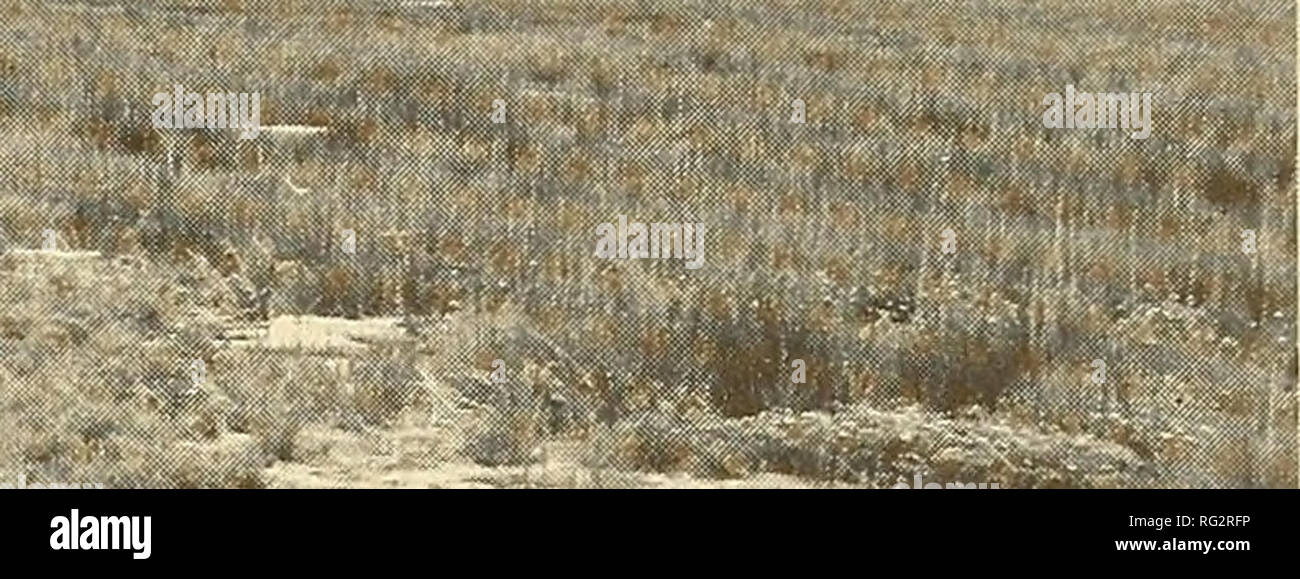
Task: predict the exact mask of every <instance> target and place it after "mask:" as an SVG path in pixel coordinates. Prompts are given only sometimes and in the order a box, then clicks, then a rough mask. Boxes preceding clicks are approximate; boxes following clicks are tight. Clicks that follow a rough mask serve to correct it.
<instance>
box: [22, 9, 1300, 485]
mask: <svg viewBox="0 0 1300 579" xmlns="http://www.w3.org/2000/svg"><path fill="white" fill-rule="evenodd" d="M272 6H273V7H272ZM0 15H3V16H2V17H0V131H3V132H4V134H5V136H6V138H5V139H3V140H0V150H2V151H0V243H3V245H4V249H5V250H6V253H5V254H4V256H3V258H0V431H2V432H5V433H14V435H13V436H6V438H7V440H5V441H4V443H3V448H2V449H0V450H2V451H3V453H4V454H0V476H3V477H6V479H5V480H9V479H12V478H13V477H15V476H17V474H18V473H25V474H26V476H27V477H28V479H29V480H53V481H63V480H92V481H100V482H104V483H105V484H106V486H133V487H134V486H149V487H154V486H160V487H172V486H183V487H195V486H198V487H209V486H217V487H225V486H241V487H263V486H388V485H403V486H467V485H490V486H746V485H751V486H753V485H758V486H824V485H848V486H865V487H887V486H891V485H892V484H894V483H895V482H898V481H900V480H901V481H910V480H912V478H913V475H915V474H921V475H923V476H924V478H925V479H926V480H953V481H990V482H992V481H999V482H1001V483H1002V487H1003V488H1013V487H1114V486H1141V487H1148V486H1151V487H1296V486H1297V484H1298V483H1297V468H1298V466H1297V396H1296V373H1297V367H1296V345H1295V339H1296V330H1295V314H1296V301H1295V296H1296V274H1295V271H1296V269H1295V264H1296V230H1295V209H1296V199H1295V181H1294V173H1295V159H1296V149H1295V144H1296V142H1295V138H1296V137H1295V135H1296V117H1295V102H1296V92H1295V91H1296V86H1295V84H1296V83H1295V65H1296V63H1295V42H1296V38H1295V32H1294V30H1295V8H1294V4H1292V3H1287V2H1275V1H1271V0H1270V1H1267V2H1244V1H1243V2H1227V1H1219V0H1215V1H1213V2H1209V3H1206V2H1174V1H1164V0H1159V1H1145V2H1109V1H1103V2H1065V1H1057V0H1049V1H1044V2H1038V3H1035V4H1032V5H1028V4H1023V3H1020V2H1012V1H1009V0H992V1H984V2H976V1H970V2H961V1H945V2H938V3H936V2H933V1H927V2H912V1H902V2H848V1H831V0H824V1H809V2H792V1H784V0H755V1H741V0H735V1H733V0H699V1H687V0H663V1H657V2H635V3H634V2H612V1H604V0H583V1H568V0H541V1H537V2H528V3H521V2H499V1H475V2H468V1H460V0H453V1H451V2H447V3H439V4H436V5H435V4H434V3H423V4H420V3H400V2H376V1H367V2H362V1H335V0H322V1H315V2H303V1H297V0H290V1H285V2H276V3H274V4H273V5H271V4H269V3H266V4H264V3H260V2H241V1H239V0H228V1H224V2H202V1H198V0H193V1H187V2H180V1H176V2H168V1H162V0H154V1H144V2H136V3H130V6H127V5H126V4H114V3H109V2H80V3H68V2H48V3H36V2H19V1H13V0H0ZM175 84H183V85H184V86H185V87H187V88H190V89H193V90H198V91H201V92H206V91H207V90H213V91H218V90H219V91H222V92H228V91H229V92H252V91H258V92H260V95H261V122H262V124H263V125H264V126H270V125H305V126H315V127H324V128H325V129H326V130H325V131H324V132H323V133H320V134H317V135H313V136H296V137H294V136H283V135H277V134H271V133H263V134H262V135H261V136H260V137H258V138H257V139H255V140H251V141H239V140H237V139H235V138H233V137H231V136H230V135H229V134H224V133H222V132H220V131H215V130H214V131H205V130H190V131H183V130H170V131H157V130H154V129H153V128H152V127H151V125H150V118H149V115H150V112H152V106H151V105H150V99H151V97H152V95H153V94H154V93H156V92H160V91H170V90H171V89H172V87H173V86H174V85H175ZM1066 84H1073V85H1076V86H1078V87H1080V90H1087V91H1093V92H1121V91H1122V92H1129V91H1137V92H1151V93H1153V94H1154V98H1153V102H1154V105H1153V107H1154V114H1153V122H1154V130H1153V132H1152V135H1151V137H1150V138H1148V139H1145V140H1134V139H1130V138H1128V136H1127V131H1106V130H1068V131H1063V130H1047V129H1044V128H1043V125H1042V110H1043V109H1042V106H1041V100H1042V98H1043V95H1045V94H1047V93H1050V92H1060V91H1062V90H1063V88H1064V86H1065V85H1066ZM496 99H501V100H502V101H504V102H505V104H506V111H507V122H505V123H502V124H494V123H493V122H492V121H491V119H490V114H491V113H492V111H493V101H494V100H496ZM795 99H799V100H801V101H802V102H803V103H804V104H805V106H806V122H805V123H803V124H794V123H791V122H790V116H791V111H792V108H793V103H794V100H795ZM286 181H289V182H291V183H292V184H293V185H292V186H290V185H288V184H287V183H286ZM295 189H296V190H305V192H302V193H300V192H298V191H296V190H295ZM618 215H628V216H629V217H630V218H631V219H633V220H641V221H667V222H692V223H696V222H698V223H705V224H706V225H707V230H706V231H707V234H706V241H705V245H704V247H705V252H706V257H705V261H704V266H703V267H702V268H700V269H698V270H688V269H686V268H685V267H684V266H683V265H682V263H681V261H680V260H639V261H633V260H604V259H598V258H596V257H595V255H594V252H593V248H594V247H595V241H596V239H597V236H596V235H595V234H594V231H595V228H596V226H597V225H598V224H600V223H604V222H612V221H615V220H616V219H617V216H618ZM46 229H53V230H54V231H55V232H56V233H57V237H58V239H59V244H60V251H59V252H54V253H49V252H38V251H37V252H34V251H30V250H34V249H37V248H39V247H40V246H41V242H42V239H43V237H42V236H43V231H44V230H46ZM945 229H952V230H953V231H954V232H955V237H956V243H957V250H956V251H955V252H954V253H952V254H946V253H943V252H942V251H940V242H941V240H942V237H941V232H942V231H943V230H945ZM344 230H352V231H354V232H355V234H356V239H357V250H356V252H355V254H348V253H345V252H343V251H341V250H340V244H339V242H340V239H341V236H342V234H343V232H344ZM1243 230H1251V231H1253V232H1255V234H1256V236H1257V238H1258V240H1259V242H1258V250H1257V251H1256V252H1255V253H1250V254H1248V253H1245V252H1243V250H1242V245H1241V240H1242V237H1241V234H1242V231H1243ZM76 251H84V252H98V253H97V254H93V255H92V254H84V255H79V254H75V253H74V252H76ZM259 296H260V297H259ZM194 360H201V361H203V368H204V369H205V377H204V378H205V379H204V380H203V381H202V383H201V385H200V386H198V387H196V386H194V381H193V380H192V379H191V377H190V372H191V369H192V367H193V363H194ZM494 360H502V361H503V362H504V365H505V366H504V367H505V370H506V372H505V376H506V380H505V381H504V383H498V382H496V381H494V380H493V379H492V377H491V376H492V372H493V371H494V366H493V361H494ZM794 360H803V361H804V363H805V365H806V382H805V383H792V381H791V379H790V376H791V372H792V364H793V361H794ZM1096 360H1102V361H1103V362H1104V363H1105V365H1106V372H1105V380H1104V382H1102V383H1100V384H1097V383H1094V382H1093V381H1092V378H1093V376H1092V373H1093V371H1094V367H1093V364H1094V361H1096Z"/></svg>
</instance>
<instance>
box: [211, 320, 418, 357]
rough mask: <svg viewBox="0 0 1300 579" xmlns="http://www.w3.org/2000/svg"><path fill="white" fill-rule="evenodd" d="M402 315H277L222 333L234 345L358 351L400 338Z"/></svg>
mask: <svg viewBox="0 0 1300 579" xmlns="http://www.w3.org/2000/svg"><path fill="white" fill-rule="evenodd" d="M400 321H401V318H397V317H383V318H366V319H359V320H351V319H346V318H331V317H326V316H312V315H305V316H277V317H275V318H273V319H272V320H271V321H270V322H269V323H261V324H253V325H251V326H248V325H242V326H241V325H238V324H236V325H233V326H232V327H231V328H229V329H228V330H227V331H226V332H224V336H223V337H225V338H226V339H228V340H229V341H230V344H231V345H232V346H234V347H258V348H266V349H269V350H275V351H294V352H303V353H318V354H339V355H345V354H358V353H361V352H363V351H365V350H366V348H367V347H368V345H369V344H373V343H377V342H396V341H400V340H402V339H403V335H402V334H403V332H402V328H401V327H400V326H399V325H398V323H399V322H400Z"/></svg>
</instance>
